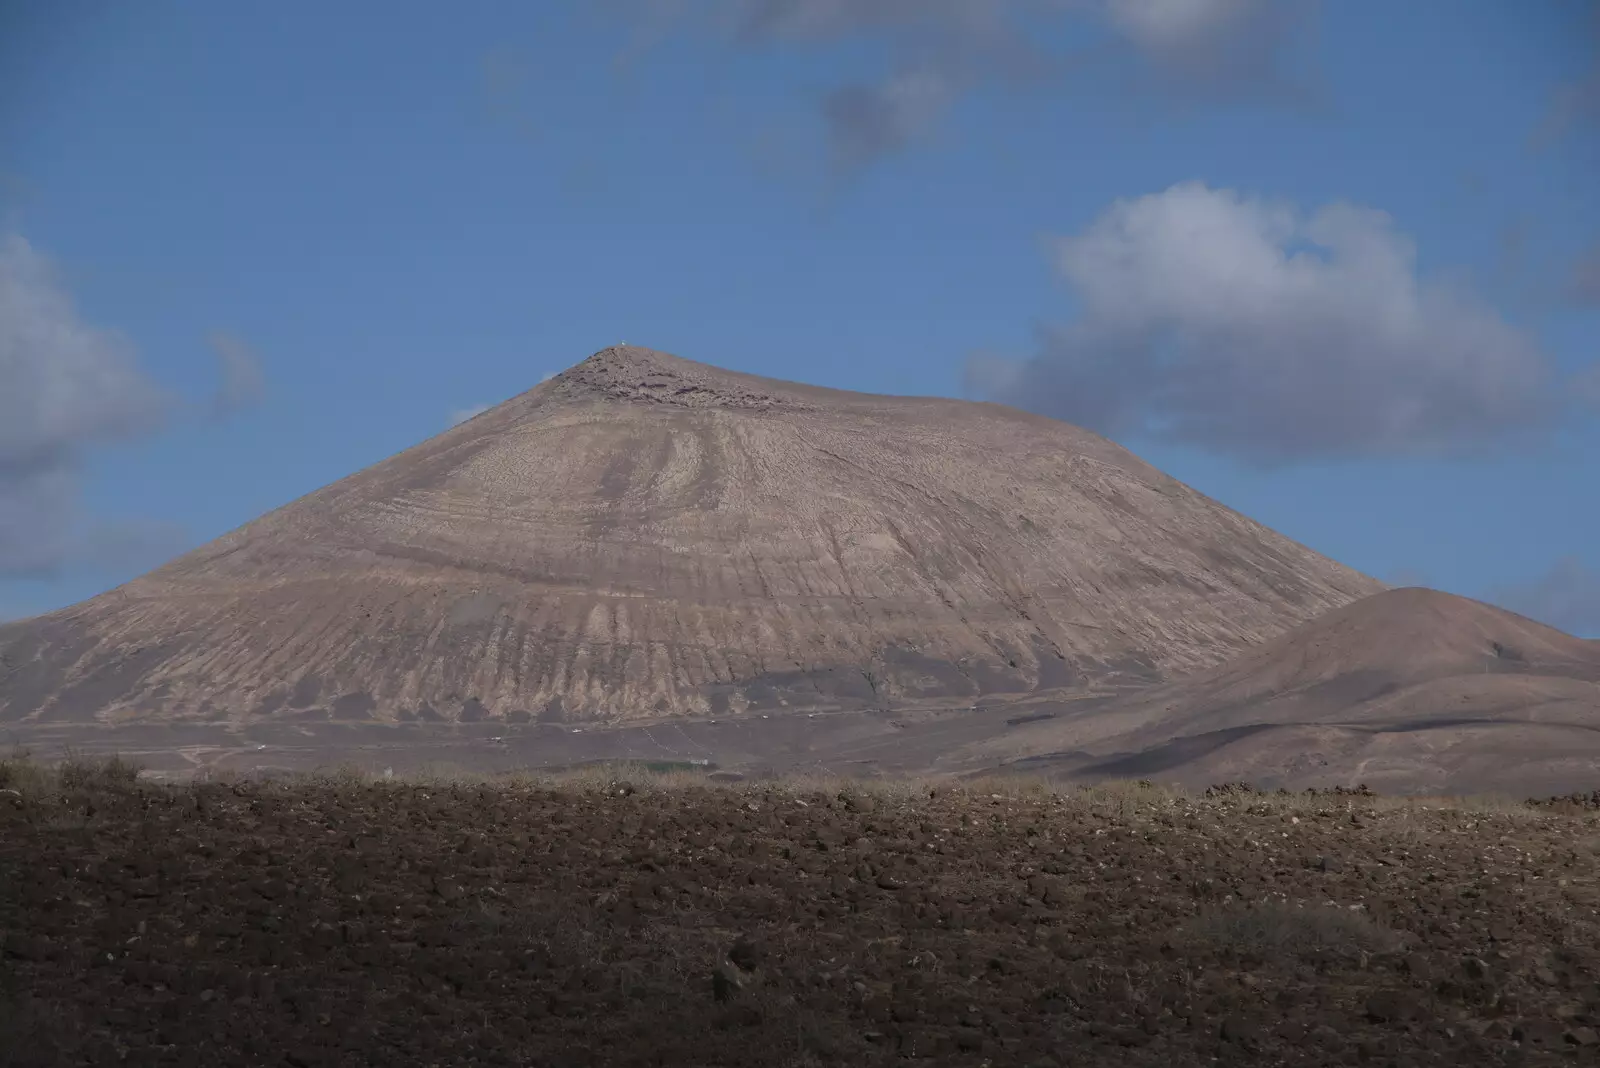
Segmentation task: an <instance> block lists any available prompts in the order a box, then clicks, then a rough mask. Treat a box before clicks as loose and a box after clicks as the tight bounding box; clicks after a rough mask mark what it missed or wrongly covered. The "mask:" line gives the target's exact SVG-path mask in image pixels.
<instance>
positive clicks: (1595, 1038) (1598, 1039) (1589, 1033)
mask: <svg viewBox="0 0 1600 1068" xmlns="http://www.w3.org/2000/svg"><path fill="white" fill-rule="evenodd" d="M1562 1037H1563V1038H1565V1039H1566V1040H1567V1041H1568V1042H1570V1043H1571V1044H1572V1045H1574V1046H1582V1047H1584V1048H1585V1049H1587V1048H1589V1047H1591V1046H1600V1033H1596V1031H1595V1029H1594V1028H1592V1027H1574V1028H1571V1029H1569V1030H1568V1031H1567V1033H1566V1034H1565V1035H1563V1036H1562Z"/></svg>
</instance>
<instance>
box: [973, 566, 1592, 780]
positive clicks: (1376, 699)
mask: <svg viewBox="0 0 1600 1068" xmlns="http://www.w3.org/2000/svg"><path fill="white" fill-rule="evenodd" d="M1050 754H1057V755H1056V756H1054V757H1052V756H1050ZM965 756H966V757H967V758H968V759H971V760H973V761H976V762H978V763H983V762H986V761H994V760H1001V761H1015V760H1019V759H1022V760H1026V761H1028V762H1029V763H1030V764H1031V766H1033V767H1035V768H1039V767H1043V766H1046V765H1054V766H1058V767H1060V768H1062V769H1063V770H1067V769H1070V770H1071V771H1073V772H1074V773H1077V774H1089V775H1100V774H1103V775H1114V776H1123V775H1135V776H1156V777H1161V778H1168V779H1177V780H1181V781H1188V782H1193V783H1205V782H1220V781H1224V780H1228V779H1237V778H1245V779H1249V780H1252V781H1255V782H1257V783H1258V784H1267V785H1279V784H1289V785H1295V786H1329V785H1336V784H1342V785H1352V786H1353V785H1355V784H1357V783H1358V782H1367V783H1369V784H1370V785H1372V786H1374V787H1375V788H1382V789H1386V790H1402V791H1407V792H1416V791H1419V790H1422V791H1425V790H1432V791H1441V792H1450V791H1458V790H1486V789H1506V790H1512V791H1523V790H1525V791H1527V792H1530V793H1538V792H1555V791H1557V790H1562V789H1567V788H1568V785H1567V784H1569V783H1570V784H1572V785H1571V788H1574V789H1576V788H1579V787H1583V788H1590V786H1592V784H1593V782H1594V781H1596V780H1597V779H1600V642H1594V641H1585V640H1583V639H1581V638H1574V637H1572V636H1571V635H1568V634H1563V633H1562V632H1560V631H1557V630H1554V629H1552V628H1550V627H1547V626H1544V625H1543V624H1540V623H1536V622H1534V621H1533V620H1530V619H1527V618H1525V617H1523V616H1519V615H1516V614H1514V613H1511V612H1507V611H1504V610H1502V609H1499V608H1495V607H1492V606H1490V605H1487V604H1483V603H1480V602H1478V601H1473V600H1469V599H1467V598H1464V597H1455V596H1452V595H1450V594H1445V593H1439V592H1436V591H1433V590H1422V589H1400V590H1388V591H1385V592H1382V593H1378V594H1374V595H1373V596H1371V597H1367V598H1364V599H1363V600H1360V601H1357V602H1355V603H1354V604H1350V605H1347V606H1345V607H1342V608H1339V609H1335V610H1333V611H1330V612H1328V613H1327V614H1326V615H1324V616H1322V617H1320V618H1318V619H1314V620H1312V621H1310V622H1308V623H1305V624H1303V625H1301V626H1299V627H1297V628H1295V629H1294V630H1291V631H1289V632H1287V633H1285V634H1283V635H1281V636H1279V637H1277V638H1275V639H1273V640H1271V641H1268V642H1265V643H1263V644H1262V645H1260V646H1258V647H1256V648H1254V649H1251V650H1248V651H1247V652H1245V653H1243V654H1241V655H1239V656H1237V657H1235V658H1234V659H1232V660H1230V661H1229V662H1227V663H1225V664H1223V665H1220V666H1218V667H1215V668H1212V669H1210V670H1208V671H1204V672H1200V673H1197V674H1195V675H1193V676H1190V677H1187V678H1183V679H1178V680H1175V681H1173V682H1171V683H1169V684H1167V685H1163V686H1158V687H1152V688H1150V689H1148V690H1145V691H1142V692H1140V693H1137V694H1131V695H1128V696H1126V697H1125V698H1123V699H1120V700H1117V701H1113V702H1111V703H1110V704H1107V705H1102V706H1101V707H1099V708H1098V709H1096V710H1095V711H1094V712H1093V713H1092V714H1089V713H1085V714H1082V715H1062V716H1058V717H1056V718H1054V719H1050V720H1043V721H1039V722H1035V723H1030V724H1027V725H1025V726H1023V727H1020V728H1018V729H1016V730H1013V731H1011V732H1008V733H1006V734H1005V735H1003V736H1001V737H996V738H992V739H988V740H985V741H983V742H980V743H977V744H976V745H974V746H972V747H971V749H970V750H969V752H968V753H966V754H965ZM1585 783H1587V784H1590V786H1584V784H1585Z"/></svg>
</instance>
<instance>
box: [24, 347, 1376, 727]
mask: <svg viewBox="0 0 1600 1068" xmlns="http://www.w3.org/2000/svg"><path fill="white" fill-rule="evenodd" d="M1379 588H1381V587H1380V584H1378V583H1376V582H1374V581H1373V580H1371V579H1368V578H1366V577H1364V576H1361V575H1359V574H1356V573H1355V572H1352V571H1350V570H1348V569H1346V568H1344V567H1342V566H1340V565H1338V564H1335V563H1333V562H1331V561H1329V560H1327V559H1325V558H1323V557H1320V556H1318V555H1317V554H1315V553H1312V552H1311V551H1309V550H1307V549H1306V548H1304V547H1303V546H1300V545H1297V544H1295V543H1293V542H1291V541H1289V540H1288V539H1286V538H1283V537H1281V536H1279V535H1277V534H1275V533H1273V532H1272V531H1269V530H1267V529H1265V528H1263V527H1261V526H1260V525H1259V524H1256V523H1253V522H1251V521H1250V520H1248V519H1245V518H1243V517H1242V516H1239V515H1237V514H1236V513H1234V512H1231V511H1229V510H1228V509H1226V508H1223V507H1222V506H1220V505H1218V504H1217V503H1216V502H1214V501H1211V500H1209V499H1208V498H1206V497H1204V496H1202V495H1200V494H1198V493H1196V492H1194V491H1193V490H1191V489H1189V488H1188V487H1186V486H1183V485H1182V484H1180V483H1178V482H1176V481H1174V480H1172V479H1170V478H1168V477H1166V476H1164V475H1162V474H1161V473H1160V472H1158V471H1156V470H1154V469H1153V468H1151V467H1149V466H1148V465H1147V464H1144V463H1143V462H1141V461H1139V460H1138V459H1136V458H1135V457H1134V456H1132V455H1131V454H1129V453H1128V452H1126V451H1125V450H1123V449H1121V448H1119V447H1117V446H1115V445H1113V444H1111V443H1110V442H1107V441H1105V440H1104V439H1102V438H1100V437H1097V436H1095V435H1093V434H1090V433H1088V432H1086V431H1083V430H1079V429H1077V428H1075V427H1071V426H1068V425H1066V424H1063V423H1060V422H1056V421H1054V420H1050V419H1046V418H1042V417H1039V416H1034V415H1029V414H1025V413H1023V412H1019V411H1015V410H1012V409H1008V408H1004V407H1000V406H996V405H990V404H974V403H970V402H964V401H953V400H942V399H936V398H908V397H880V396H869V395H864V394H855V393H845V392H840V391H835V390H827V389H819V388H815V387H810V386H803V385H796V384H793V383H785V382H775V381H769V380H766V379H760V378H754V377H751V376H748V375H741V374H735V373H732V372H726V371H721V370H718V369H716V368H712V367H707V366H704V365H701V364H696V363H691V362H689V361H687V360H681V359H678V358H676V357H672V356H668V355H665V354H662V353H657V352H652V351H650V350H646V349H638V348H616V349H608V350H606V351H604V352H601V353H598V354H596V355H595V356H593V357H591V358H590V359H588V360H585V361H584V362H583V363H581V364H579V365H578V366H576V367H574V368H572V369H571V370H569V371H567V372H566V373H564V374H562V375H560V376H558V377H557V378H555V379H553V380H552V381H550V382H547V383H545V384H543V385H541V386H539V387H538V388H536V389H534V390H532V391H530V392H528V393H525V394H523V395H522V396H519V397H516V398H514V399H512V400H510V401H507V402H506V403H505V404H502V405H500V406H499V407H497V408H495V409H493V410H492V411H489V412H487V413H485V414H483V415H481V416H479V417H477V418H475V419H473V420H471V421H469V422H467V423H465V424H463V425H461V426H459V427H456V428H454V429H452V430H450V431H449V432H447V433H445V434H442V435H440V436H439V437H436V438H434V439H432V440H431V441H428V442H425V443H424V444H422V445H419V446H417V447H415V448H413V449H410V450H408V451H406V452H404V453H401V454H400V455H398V456H395V457H393V458H392V459H390V460H387V461H385V462H383V463H380V464H378V465H376V466H374V467H372V468H369V469H367V470H365V471H362V472H360V473H358V474H355V475H352V476H351V477H349V478H346V479H344V480H342V481H340V482H338V483H335V484H334V485H331V486H329V487H327V488H325V489H323V490H320V491H318V492H316V493H313V494H311V495H310V496H308V497H305V498H303V499H301V500H298V501H296V502H294V503H292V504H290V505H287V506H286V507H284V508H281V509H279V510H278V511H275V512H273V513H270V514H269V515H266V516H264V517H262V518H261V519H259V520H257V521H255V522H253V523H251V524H249V525H248V526H245V527H243V528H241V529H240V530H238V531H235V532H234V533H232V534H229V535H227V536H225V537H223V538H221V539H219V540H217V541H215V542H213V543H211V544H209V545H206V546H204V547H202V548H200V549H198V550H196V551H194V552H192V553H190V554H188V555H187V556H184V557H182V558H180V559H178V560H176V561H174V562H173V563H171V564H169V565H167V566H166V567H163V568H161V569H160V570H158V571H156V572H153V573H152V574H150V575H147V576H145V577H143V578H141V579H139V580H137V581H134V582H132V583H129V584H128V585H126V586H124V587H122V588H120V589H117V590H114V591H112V592H111V593H108V594H106V595H104V596H102V597H98V598H95V599H94V600H91V601H88V602H85V603H83V604H81V605H77V606H75V607H72V608H69V609H66V610H63V611H60V612H56V613H53V614H51V615H48V616H44V617H40V618H38V619H34V620H27V621H23V622H19V623H13V624H9V625H6V626H3V627H0V722H10V723H28V724H33V725H38V724H47V725H48V724H57V725H60V724H81V723H88V722H94V721H96V720H98V721H100V722H140V723H150V722H159V721H169V722H170V721H181V722H200V721H204V722H215V723H227V724H230V725H233V726H239V725H241V724H248V723H252V722H263V721H276V722H320V723H327V722H329V721H330V720H332V721H339V722H356V723H360V722H375V721H389V722H392V721H414V722H455V721H466V722H472V721H494V722H503V723H507V724H516V723H519V722H522V723H526V722H530V721H533V722H538V721H547V722H557V721H566V722H571V723H591V722H596V721H611V722H619V721H633V720H639V719H641V718H647V717H683V716H728V715H740V714H743V713H747V712H756V713H759V712H772V711H779V710H787V711H792V710H795V709H850V708H874V707H884V706H889V705H907V704H909V705H916V704H928V703H938V702H946V703H951V704H961V703H971V702H972V701H973V700H974V699H976V698H981V697H986V696H989V695H995V694H1013V695H1022V694H1031V693H1049V692H1056V691H1061V692H1079V693H1081V692H1092V691H1096V690H1100V689H1105V688H1108V687H1109V688H1116V687H1119V686H1123V685H1127V684H1142V683H1148V682H1151V681H1155V680H1158V679H1160V678H1163V677H1168V676H1171V675H1173V674H1174V673H1180V672H1186V671H1192V670H1195V669H1199V668H1203V667H1207V666H1210V665H1213V664H1216V663H1219V662H1220V661H1222V660H1224V659H1226V658H1227V657H1228V656H1230V655H1232V654H1234V653H1237V652H1239V651H1241V650H1243V649H1245V648H1247V647H1249V646H1251V645H1253V644H1255V643H1258V642H1260V641H1262V640H1265V639H1267V638H1271V637H1273V636H1275V635H1277V634H1279V633H1281V632H1283V631H1284V630H1286V629H1288V628H1289V627H1291V626H1293V625H1295V624H1297V623H1299V622H1302V621H1304V620H1307V619H1310V618H1312V617H1314V616H1317V615H1319V614H1321V613H1322V612H1324V611H1326V610H1327V609H1329V608H1333V607H1336V606H1339V605H1342V604H1345V603H1347V602H1349V601H1351V600H1354V599H1355V598H1357V597H1360V596H1363V595H1365V594H1368V593H1371V592H1374V591H1376V590H1378V589H1379Z"/></svg>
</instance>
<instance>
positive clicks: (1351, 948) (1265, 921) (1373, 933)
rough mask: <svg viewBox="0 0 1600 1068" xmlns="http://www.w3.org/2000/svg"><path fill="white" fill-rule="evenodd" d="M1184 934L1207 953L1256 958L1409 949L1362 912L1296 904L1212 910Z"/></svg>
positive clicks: (1349, 956) (1346, 956) (1337, 956)
mask: <svg viewBox="0 0 1600 1068" xmlns="http://www.w3.org/2000/svg"><path fill="white" fill-rule="evenodd" d="M1182 936H1183V938H1184V940H1185V941H1189V942H1192V943H1196V944H1199V945H1201V946H1204V947H1206V948H1208V949H1212V950H1225V951H1231V952H1232V953H1234V954H1237V955H1238V956H1241V957H1246V958H1253V959H1257V960H1286V959H1292V960H1301V961H1329V960H1355V959H1359V958H1360V957H1361V955H1362V954H1374V953H1393V952H1397V951H1398V950H1400V949H1402V948H1404V946H1405V938H1404V936H1403V935H1402V934H1401V933H1400V932H1398V931H1394V930H1392V929H1390V928H1388V927H1385V926H1384V925H1382V924H1380V923H1378V922H1377V921H1376V920H1374V919H1373V918H1372V917H1371V916H1369V915H1367V913H1366V912H1365V910H1363V909H1359V908H1347V907H1343V906H1340V905H1333V904H1301V903H1298V902H1293V901H1260V902H1253V903H1229V904H1225V905H1217V906H1212V907H1209V908H1206V909H1204V910H1202V911H1201V912H1200V914H1199V915H1198V916H1196V917H1195V918H1194V919H1193V920H1192V921H1190V922H1189V924H1188V925H1186V926H1185V927H1184V929H1183V931H1182Z"/></svg>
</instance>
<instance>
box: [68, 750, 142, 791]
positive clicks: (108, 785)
mask: <svg viewBox="0 0 1600 1068" xmlns="http://www.w3.org/2000/svg"><path fill="white" fill-rule="evenodd" d="M139 770H140V769H139V765H138V764H135V763H133V762H132V761H130V760H124V759H123V758H122V757H121V756H112V757H108V758H106V759H104V760H90V759H84V758H81V757H76V756H69V757H68V758H67V759H66V760H63V761H62V762H61V763H60V764H58V765H57V766H56V769H55V773H56V780H57V782H59V783H60V785H61V788H62V789H63V790H94V789H126V788H127V787H130V786H132V785H133V784H134V783H136V782H138V781H139Z"/></svg>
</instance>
